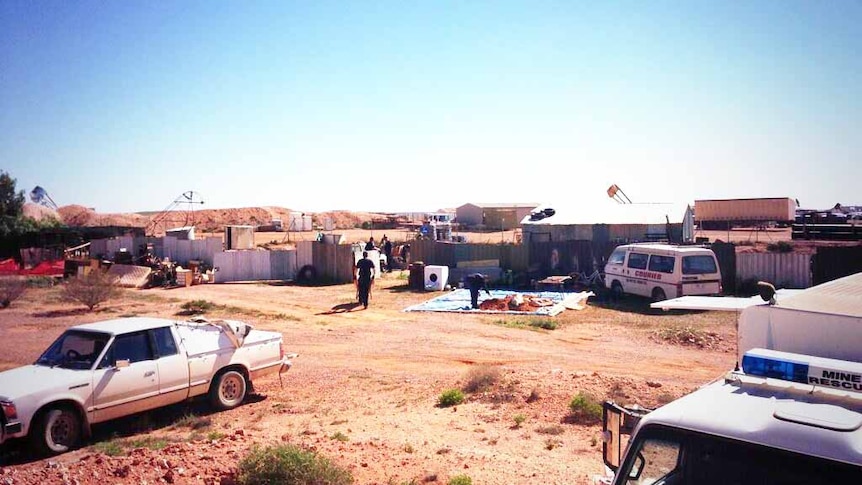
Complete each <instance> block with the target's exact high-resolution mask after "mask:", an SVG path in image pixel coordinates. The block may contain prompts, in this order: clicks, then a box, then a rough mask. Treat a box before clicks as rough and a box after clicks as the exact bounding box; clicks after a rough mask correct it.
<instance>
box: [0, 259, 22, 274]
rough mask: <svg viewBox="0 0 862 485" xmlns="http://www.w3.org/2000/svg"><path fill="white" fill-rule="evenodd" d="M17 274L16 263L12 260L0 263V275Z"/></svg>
mask: <svg viewBox="0 0 862 485" xmlns="http://www.w3.org/2000/svg"><path fill="white" fill-rule="evenodd" d="M16 274H18V263H17V262H16V261H15V260H14V259H12V258H9V259H4V260H2V261H0V275H16Z"/></svg>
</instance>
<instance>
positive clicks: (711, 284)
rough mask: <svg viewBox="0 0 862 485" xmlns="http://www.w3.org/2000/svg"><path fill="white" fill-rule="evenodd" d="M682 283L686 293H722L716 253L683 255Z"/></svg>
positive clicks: (682, 294) (683, 290)
mask: <svg viewBox="0 0 862 485" xmlns="http://www.w3.org/2000/svg"><path fill="white" fill-rule="evenodd" d="M681 266H682V275H681V285H682V292H681V293H680V296H684V295H718V294H719V293H721V272H720V270H719V269H718V262H717V261H716V260H715V255H713V254H711V253H704V254H692V255H685V256H683V257H682V265H681Z"/></svg>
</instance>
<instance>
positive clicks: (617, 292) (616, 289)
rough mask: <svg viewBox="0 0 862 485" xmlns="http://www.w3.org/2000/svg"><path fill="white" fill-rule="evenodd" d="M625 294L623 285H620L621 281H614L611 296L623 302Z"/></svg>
mask: <svg viewBox="0 0 862 485" xmlns="http://www.w3.org/2000/svg"><path fill="white" fill-rule="evenodd" d="M624 294H625V293H624V292H623V285H622V284H620V282H619V281H614V282H613V283H611V296H612V297H613V298H614V299H615V300H622V298H623V295H624Z"/></svg>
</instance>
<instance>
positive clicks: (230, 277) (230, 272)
mask: <svg viewBox="0 0 862 485" xmlns="http://www.w3.org/2000/svg"><path fill="white" fill-rule="evenodd" d="M269 253H270V252H269V251H254V250H251V251H233V250H232V251H224V252H221V253H217V254H216V255H215V267H217V268H218V275H217V276H216V281H218V282H229V281H260V280H269V279H272V272H271V265H270V260H269Z"/></svg>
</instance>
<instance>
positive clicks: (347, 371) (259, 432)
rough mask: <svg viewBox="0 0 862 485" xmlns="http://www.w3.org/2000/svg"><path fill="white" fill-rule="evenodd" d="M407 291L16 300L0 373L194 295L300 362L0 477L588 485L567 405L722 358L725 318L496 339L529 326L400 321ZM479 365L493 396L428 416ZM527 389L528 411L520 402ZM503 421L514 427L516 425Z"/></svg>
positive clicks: (584, 446)
mask: <svg viewBox="0 0 862 485" xmlns="http://www.w3.org/2000/svg"><path fill="white" fill-rule="evenodd" d="M405 283H406V280H405V279H399V278H398V277H397V276H396V275H395V274H392V275H386V276H385V277H384V278H383V279H382V280H381V281H380V282H379V283H378V287H377V288H376V289H375V292H374V294H373V297H372V301H371V307H370V308H369V309H367V310H361V309H352V310H351V311H348V310H350V308H351V306H352V302H353V297H354V290H353V288H352V286H350V285H337V286H328V287H320V288H304V287H297V286H292V285H267V284H245V285H201V286H194V287H191V288H179V289H173V290H161V289H156V290H145V291H127V292H126V293H125V296H124V297H123V298H122V300H119V301H116V302H111V303H110V304H108V305H107V306H106V307H105V308H104V309H102V310H101V311H98V312H96V313H94V314H88V313H86V312H80V311H78V310H76V309H75V307H73V306H71V305H69V304H66V303H62V302H59V301H57V299H56V291H55V290H50V289H43V290H31V291H30V293H28V294H27V295H25V297H24V298H23V299H22V300H19V301H16V302H15V303H14V304H13V306H12V307H11V308H10V309H7V310H4V311H3V312H2V313H0V349H2V354H0V355H2V358H0V369H2V368H8V367H12V366H15V365H20V364H24V363H27V362H30V361H32V360H34V359H35V358H36V356H37V355H38V354H39V352H40V351H41V350H42V349H43V348H44V347H45V346H47V344H48V343H50V341H51V340H53V338H55V337H56V336H57V335H58V334H59V333H60V332H61V331H62V330H63V328H65V327H66V326H68V325H71V324H75V323H82V322H85V321H93V320H101V319H106V318H115V317H119V316H128V315H133V314H134V315H152V316H162V317H172V318H173V317H175V314H176V313H177V312H179V311H180V305H181V304H182V302H183V301H189V300H196V299H204V300H209V301H212V302H215V303H218V304H220V305H226V306H227V307H226V308H223V309H220V310H219V311H216V312H214V313H213V316H223V317H230V318H237V319H242V320H246V321H248V322H251V323H253V324H255V325H256V326H258V327H260V328H266V329H273V330H279V331H281V332H283V334H284V337H285V343H286V349H287V350H289V351H293V352H298V353H300V357H299V358H297V359H296V361H295V366H294V368H293V369H292V370H291V371H290V372H289V373H288V374H286V375H285V377H284V382H283V384H284V387H283V388H282V387H280V386H279V382H278V379H277V378H270V379H266V380H263V381H261V382H257V383H255V384H256V388H257V389H256V390H257V392H258V394H259V395H258V396H255V397H254V398H253V399H251V400H250V402H249V403H247V404H246V405H244V406H242V407H240V408H238V409H236V410H233V411H229V412H223V413H215V414H208V412H207V410H206V408H205V407H201V406H198V405H194V406H192V407H189V405H182V406H176V407H174V408H171V409H169V410H167V411H164V412H160V413H148V414H147V415H144V416H139V417H136V418H133V419H127V420H123V421H120V422H117V423H112V424H109V425H106V426H103V427H100V428H98V429H97V430H96V436H95V437H94V438H93V440H91V441H90V442H89V443H88V446H87V447H85V448H83V449H81V450H78V451H75V452H73V453H68V454H66V455H63V456H61V457H59V458H54V459H53V460H49V461H36V462H28V460H29V459H28V458H27V457H26V456H24V455H21V454H19V452H18V450H17V449H12V450H11V451H7V452H6V454H5V455H4V456H3V457H2V459H5V460H7V462H8V463H10V465H9V466H6V467H5V468H3V469H2V470H0V480H4V479H6V478H11V479H12V480H13V481H12V482H11V483H63V482H64V478H63V477H64V476H65V477H66V478H67V479H68V483H74V481H72V478H74V479H75V480H77V483H99V482H103V481H104V478H105V477H106V476H107V477H111V478H112V481H114V480H119V479H120V478H122V479H123V480H122V481H124V482H126V483H142V481H147V483H159V482H164V481H168V479H169V480H172V481H173V482H174V483H220V482H221V481H223V480H226V481H228V482H229V481H230V479H231V470H232V469H233V467H234V466H235V465H236V463H237V461H238V460H239V458H241V456H242V455H243V454H244V453H245V451H246V449H247V448H248V447H250V446H252V445H253V444H255V443H259V444H266V443H271V442H281V441H287V442H290V443H295V444H299V445H303V446H308V447H311V448H313V449H316V450H317V451H319V452H320V453H322V454H323V455H325V456H327V457H329V458H331V459H333V460H334V461H336V462H337V463H339V464H341V465H343V466H345V467H347V468H348V469H349V470H350V471H351V473H353V475H354V477H355V478H356V483H363V484H364V483H409V482H410V481H411V480H416V481H417V482H422V481H423V480H427V481H429V482H433V481H432V480H431V479H432V478H435V477H436V482H437V483H446V481H448V479H449V477H451V476H453V475H457V474H466V475H469V476H471V477H472V479H473V483H477V484H496V483H499V484H504V483H505V484H510V483H527V482H532V483H587V482H588V481H589V478H590V477H591V476H592V475H594V474H597V473H600V472H601V471H602V466H601V453H600V450H601V442H600V440H599V426H597V425H589V426H585V425H579V424H572V423H570V422H568V421H567V419H566V416H567V413H568V403H569V401H570V400H571V398H572V397H573V396H574V395H576V394H577V393H578V392H580V391H585V392H589V393H591V394H593V395H595V396H597V397H600V398H604V397H607V396H608V395H612V396H613V397H615V398H616V399H617V400H621V401H624V402H628V403H634V402H637V403H639V404H641V405H645V406H655V405H656V404H657V403H659V402H661V401H664V400H668V399H671V398H673V397H677V396H679V395H682V394H684V393H686V392H688V391H690V390H692V389H693V388H695V387H697V386H698V385H700V384H703V383H705V382H707V381H710V380H712V379H714V378H716V377H718V376H720V375H721V374H722V373H723V371H725V370H727V369H729V368H730V367H731V366H732V365H733V361H734V349H733V344H732V342H733V341H734V334H733V332H734V318H735V315H732V314H717V313H689V314H651V313H650V312H649V311H647V310H646V309H645V307H646V303H645V302H639V301H635V302H626V303H625V304H623V305H620V306H613V308H610V307H609V306H610V305H609V304H605V303H601V302H594V303H592V304H591V305H590V306H589V307H588V308H587V309H585V310H583V311H580V312H575V311H567V312H564V313H563V314H561V315H560V316H558V317H556V318H555V319H554V321H555V322H556V323H557V324H558V325H559V327H558V328H557V329H556V330H549V331H547V330H541V331H538V330H528V329H525V328H513V327H511V325H513V324H515V323H518V322H525V321H526V322H528V321H529V319H525V318H523V317H515V316H501V315H463V314H438V313H404V312H401V309H403V308H405V307H407V306H409V305H411V304H414V303H419V302H421V301H424V300H425V299H427V298H429V297H430V296H433V295H429V294H423V293H413V292H409V291H406V289H405V287H404V286H403V285H404V284H405ZM507 325H509V326H507ZM686 325H691V326H693V327H695V328H697V329H702V330H710V331H713V332H715V333H716V334H717V335H718V336H719V337H720V338H721V339H722V340H720V341H718V343H717V344H713V345H711V346H710V348H706V349H701V348H698V347H684V346H679V345H675V344H671V343H668V342H666V341H663V340H662V339H661V338H657V337H656V333H657V332H658V331H660V330H663V329H665V330H666V329H672V328H679V327H681V326H686ZM479 364H489V365H492V366H496V367H498V368H499V369H500V370H501V371H502V379H501V382H500V384H498V385H497V386H496V388H495V389H494V390H492V391H491V392H487V393H480V394H474V395H470V397H469V400H468V402H467V403H465V404H461V405H459V406H457V407H454V408H439V407H436V401H437V398H438V396H439V395H440V394H441V392H442V391H444V390H446V389H449V388H454V387H460V386H461V385H463V383H464V377H465V374H466V372H468V371H469V370H470V369H475V368H476V366H477V365H479ZM531 393H533V394H534V395H536V396H538V397H539V399H538V400H535V401H532V402H527V397H528V396H529V395H530V394H531ZM189 413H194V414H196V415H198V416H202V415H206V419H207V420H209V421H210V422H209V424H208V425H207V426H206V427H203V428H202V430H193V429H190V428H188V427H185V426H182V425H180V424H178V420H179V421H181V419H180V418H181V417H182V416H183V415H186V414H189ZM518 414H521V415H523V416H524V418H525V420H524V422H523V424H521V425H520V426H515V420H514V417H515V416H516V415H518ZM202 435H206V436H207V439H201V436H202ZM144 438H147V439H156V438H158V439H165V440H168V441H169V442H170V443H174V444H171V445H170V446H168V447H167V448H165V449H163V450H161V451H153V450H150V449H147V447H146V446H143V447H140V448H141V449H139V450H137V451H134V452H133V453H132V456H130V457H129V456H121V457H107V456H104V455H102V454H100V453H98V452H97V449H96V448H99V449H104V447H105V446H106V443H112V442H117V443H125V444H126V445H127V446H130V447H134V446H133V445H134V444H133V443H131V441H134V440H138V441H140V440H142V439H144ZM209 438H213V439H209ZM112 440H113V441H112ZM94 444H95V447H94V446H93V445H94ZM160 460H161V461H160ZM163 461H165V462H166V463H167V465H165V463H162V462H163ZM168 462H169V463H168ZM135 463H136V464H135ZM129 464H131V465H130V466H129V469H128V470H127V471H124V470H126V469H125V468H124V467H125V466H126V465H129ZM178 469H181V471H182V473H179V472H177V470H178ZM117 470H119V472H117ZM117 473H119V475H118V474H117ZM124 474H125V475H126V476H125V477H123V476H122V475H124ZM167 475H169V476H168V478H165V477H166V476H167ZM96 476H99V477H101V479H99V478H96ZM117 477H120V478H117Z"/></svg>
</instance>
